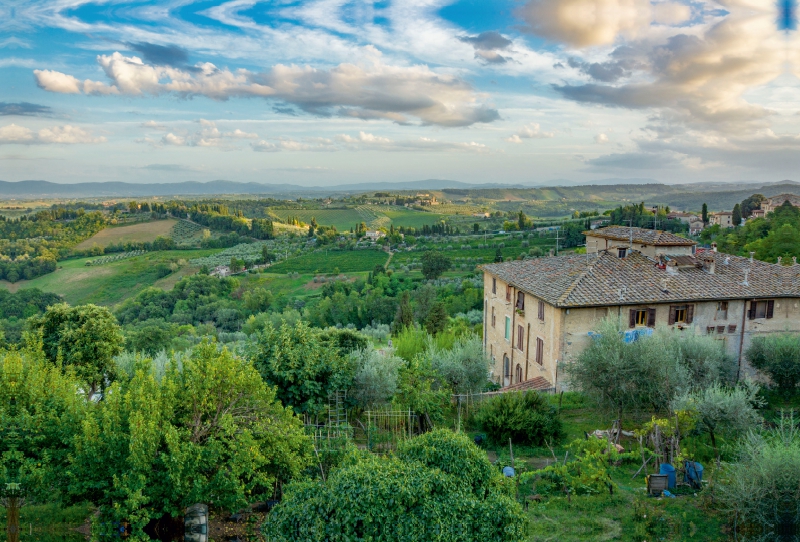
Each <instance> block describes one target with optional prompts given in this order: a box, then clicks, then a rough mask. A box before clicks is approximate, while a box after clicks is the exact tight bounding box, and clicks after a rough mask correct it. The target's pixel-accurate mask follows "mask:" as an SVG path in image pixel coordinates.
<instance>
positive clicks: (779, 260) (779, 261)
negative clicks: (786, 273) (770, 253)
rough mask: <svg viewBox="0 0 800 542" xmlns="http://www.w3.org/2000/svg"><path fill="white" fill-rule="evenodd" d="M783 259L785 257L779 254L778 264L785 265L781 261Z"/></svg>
mask: <svg viewBox="0 0 800 542" xmlns="http://www.w3.org/2000/svg"><path fill="white" fill-rule="evenodd" d="M782 259H783V258H781V257H780V256H778V265H783V264H782V263H781V260H782Z"/></svg>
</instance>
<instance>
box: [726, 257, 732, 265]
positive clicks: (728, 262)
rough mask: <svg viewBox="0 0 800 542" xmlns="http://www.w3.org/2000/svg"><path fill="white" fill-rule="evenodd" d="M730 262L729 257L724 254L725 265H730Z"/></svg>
mask: <svg viewBox="0 0 800 542" xmlns="http://www.w3.org/2000/svg"><path fill="white" fill-rule="evenodd" d="M730 264H731V257H730V256H725V265H730Z"/></svg>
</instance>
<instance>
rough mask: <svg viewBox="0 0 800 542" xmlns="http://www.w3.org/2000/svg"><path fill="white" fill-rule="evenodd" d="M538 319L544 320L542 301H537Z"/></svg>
mask: <svg viewBox="0 0 800 542" xmlns="http://www.w3.org/2000/svg"><path fill="white" fill-rule="evenodd" d="M539 320H541V321H543V322H544V301H539Z"/></svg>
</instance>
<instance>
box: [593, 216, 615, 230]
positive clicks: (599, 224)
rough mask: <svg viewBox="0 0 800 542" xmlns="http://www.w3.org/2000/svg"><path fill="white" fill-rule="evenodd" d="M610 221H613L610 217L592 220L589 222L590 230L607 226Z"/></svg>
mask: <svg viewBox="0 0 800 542" xmlns="http://www.w3.org/2000/svg"><path fill="white" fill-rule="evenodd" d="M609 222H611V220H609V219H608V218H601V219H598V220H592V221H591V222H590V223H589V229H590V230H596V229H597V228H602V227H603V226H605V225H606V224H608V223H609Z"/></svg>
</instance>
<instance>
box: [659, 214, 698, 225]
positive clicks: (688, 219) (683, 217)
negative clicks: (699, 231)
mask: <svg viewBox="0 0 800 542" xmlns="http://www.w3.org/2000/svg"><path fill="white" fill-rule="evenodd" d="M667 218H668V219H670V220H680V221H681V222H683V223H684V224H691V223H692V222H695V221H696V220H700V217H698V216H697V215H695V214H692V213H677V212H676V213H669V214H668V215H667Z"/></svg>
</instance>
